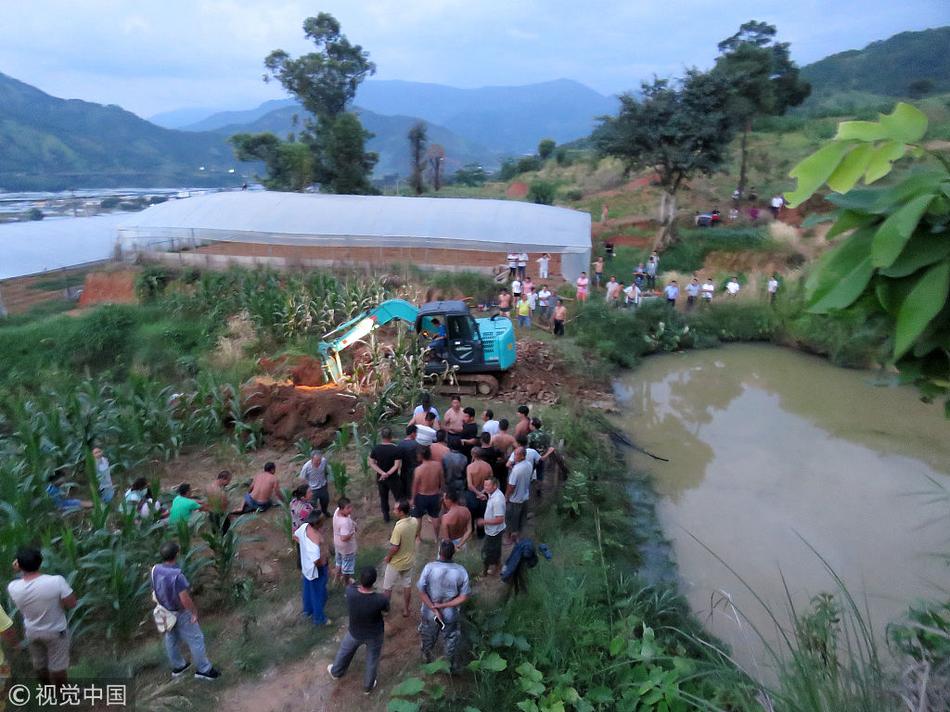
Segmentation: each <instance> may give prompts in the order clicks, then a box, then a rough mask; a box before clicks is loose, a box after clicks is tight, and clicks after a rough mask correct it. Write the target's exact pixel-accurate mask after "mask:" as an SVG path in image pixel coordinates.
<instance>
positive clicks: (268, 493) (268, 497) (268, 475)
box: [243, 462, 284, 512]
mask: <svg viewBox="0 0 950 712" xmlns="http://www.w3.org/2000/svg"><path fill="white" fill-rule="evenodd" d="M276 473H277V466H276V465H275V464H274V463H273V462H268V463H267V464H266V465H264V470H263V472H258V473H257V474H256V475H254V479H253V480H252V481H251V489H250V491H249V492H248V493H247V494H246V495H244V510H243V511H244V512H262V511H264V510H267V509H270V508H271V507H273V506H274V502H273V499H274V498H275V497H276V498H277V499H278V500H280V501H281V502H283V501H284V495H283V493H282V492H281V491H280V481H279V480H278V479H277V474H276Z"/></svg>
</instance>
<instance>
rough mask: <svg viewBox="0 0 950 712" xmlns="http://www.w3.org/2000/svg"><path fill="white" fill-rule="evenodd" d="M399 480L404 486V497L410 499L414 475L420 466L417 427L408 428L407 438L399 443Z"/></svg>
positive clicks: (410, 426) (409, 426)
mask: <svg viewBox="0 0 950 712" xmlns="http://www.w3.org/2000/svg"><path fill="white" fill-rule="evenodd" d="M397 447H398V448H399V462H400V463H401V465H400V469H399V479H400V480H401V484H402V491H403V492H404V495H403V496H404V497H408V496H409V493H410V492H412V475H413V473H414V472H415V471H416V465H418V464H419V444H418V443H417V442H416V426H415V425H412V424H410V425H407V426H406V437H405V439H404V440H401V441H400V442H399V445H398V446H397Z"/></svg>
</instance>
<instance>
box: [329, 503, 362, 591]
mask: <svg viewBox="0 0 950 712" xmlns="http://www.w3.org/2000/svg"><path fill="white" fill-rule="evenodd" d="M333 549H334V551H335V552H336V561H335V563H336V572H335V573H334V578H336V579H337V580H338V581H340V582H341V583H342V582H343V580H344V579H346V582H347V583H348V584H351V583H353V576H354V574H355V573H356V522H355V521H353V503H352V502H351V501H350V500H349V499H348V498H346V497H340V499H339V501H338V502H337V507H336V511H335V512H333Z"/></svg>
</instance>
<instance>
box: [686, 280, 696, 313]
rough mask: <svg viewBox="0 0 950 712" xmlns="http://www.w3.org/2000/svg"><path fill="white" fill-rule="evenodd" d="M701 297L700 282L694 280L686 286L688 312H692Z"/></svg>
mask: <svg viewBox="0 0 950 712" xmlns="http://www.w3.org/2000/svg"><path fill="white" fill-rule="evenodd" d="M698 296H699V280H698V279H696V278H695V277H693V279H692V280H691V281H690V282H689V284H687V285H686V310H687V311H689V310H691V309H692V308H693V307H694V306H696V298H697V297H698Z"/></svg>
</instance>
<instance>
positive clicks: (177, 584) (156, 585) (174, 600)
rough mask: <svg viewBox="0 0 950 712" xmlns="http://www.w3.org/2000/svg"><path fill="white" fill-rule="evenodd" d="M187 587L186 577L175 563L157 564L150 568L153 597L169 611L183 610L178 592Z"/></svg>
mask: <svg viewBox="0 0 950 712" xmlns="http://www.w3.org/2000/svg"><path fill="white" fill-rule="evenodd" d="M188 588H189V585H188V579H186V578H185V574H183V573H182V572H181V569H180V568H178V567H177V566H175V565H169V564H159V565H158V566H156V567H155V568H154V569H153V570H152V589H153V590H154V591H155V598H157V599H158V602H159V603H161V604H162V605H163V606H165V608H167V609H168V610H170V611H181V610H184V606H182V605H181V598H180V597H179V594H180V593H181V592H182V591H187V590H188Z"/></svg>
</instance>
